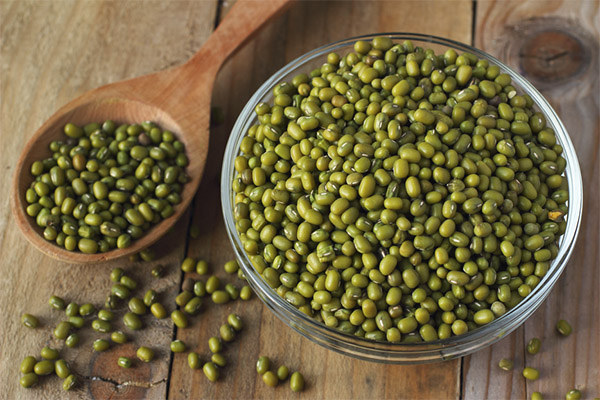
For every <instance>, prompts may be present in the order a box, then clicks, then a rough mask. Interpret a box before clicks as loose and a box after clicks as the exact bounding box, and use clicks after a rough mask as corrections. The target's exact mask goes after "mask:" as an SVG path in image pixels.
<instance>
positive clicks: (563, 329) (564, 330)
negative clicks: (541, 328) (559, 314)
mask: <svg viewBox="0 0 600 400" xmlns="http://www.w3.org/2000/svg"><path fill="white" fill-rule="evenodd" d="M556 330H557V331H558V333H560V334H561V335H563V336H569V335H570V334H571V332H573V328H572V327H571V324H569V323H568V322H567V321H565V320H564V319H561V320H560V321H558V322H557V323H556Z"/></svg>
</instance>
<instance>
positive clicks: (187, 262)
mask: <svg viewBox="0 0 600 400" xmlns="http://www.w3.org/2000/svg"><path fill="white" fill-rule="evenodd" d="M195 266H196V260H194V259H193V258H191V257H187V258H185V259H184V260H183V261H182V262H181V270H182V271H183V272H193V271H194V267H195Z"/></svg>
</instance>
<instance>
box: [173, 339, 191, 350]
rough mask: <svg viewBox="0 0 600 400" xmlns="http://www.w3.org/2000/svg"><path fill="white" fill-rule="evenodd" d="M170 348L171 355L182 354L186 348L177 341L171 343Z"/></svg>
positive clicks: (181, 342)
mask: <svg viewBox="0 0 600 400" xmlns="http://www.w3.org/2000/svg"><path fill="white" fill-rule="evenodd" d="M170 348H171V351H172V352H173V353H182V352H184V351H185V349H186V348H187V346H186V345H185V343H184V342H183V341H181V340H179V339H177V340H173V341H172V342H171V345H170Z"/></svg>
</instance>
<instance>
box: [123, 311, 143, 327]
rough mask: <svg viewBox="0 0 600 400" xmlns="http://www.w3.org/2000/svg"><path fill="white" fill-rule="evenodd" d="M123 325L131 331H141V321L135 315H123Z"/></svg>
mask: <svg viewBox="0 0 600 400" xmlns="http://www.w3.org/2000/svg"><path fill="white" fill-rule="evenodd" d="M123 325H125V326H126V327H127V328H129V329H131V330H134V331H137V330H140V329H142V320H141V319H140V317H139V316H138V315H137V314H135V313H133V312H127V313H125V315H123Z"/></svg>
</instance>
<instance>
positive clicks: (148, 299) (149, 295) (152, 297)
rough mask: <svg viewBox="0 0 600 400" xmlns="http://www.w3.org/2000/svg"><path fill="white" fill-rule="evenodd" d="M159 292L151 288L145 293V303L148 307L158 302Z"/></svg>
mask: <svg viewBox="0 0 600 400" xmlns="http://www.w3.org/2000/svg"><path fill="white" fill-rule="evenodd" d="M157 296H158V295H157V294H156V292H155V291H154V290H152V289H149V290H148V291H147V292H146V293H145V294H144V304H145V305H146V307H150V306H151V305H152V304H154V303H155V302H156V298H157Z"/></svg>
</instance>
